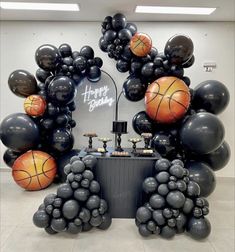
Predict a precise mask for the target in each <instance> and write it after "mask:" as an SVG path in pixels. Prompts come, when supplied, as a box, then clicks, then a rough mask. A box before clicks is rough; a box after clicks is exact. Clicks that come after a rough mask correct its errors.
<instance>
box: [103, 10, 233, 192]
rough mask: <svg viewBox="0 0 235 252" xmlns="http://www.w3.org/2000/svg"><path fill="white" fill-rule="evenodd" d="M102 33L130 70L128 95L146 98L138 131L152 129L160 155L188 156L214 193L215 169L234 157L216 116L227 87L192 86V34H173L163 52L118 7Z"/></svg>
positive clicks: (107, 48)
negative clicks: (188, 72)
mask: <svg viewBox="0 0 235 252" xmlns="http://www.w3.org/2000/svg"><path fill="white" fill-rule="evenodd" d="M102 34H103V36H102V37H101V38H100V41H99V46H100V49H101V50H102V51H104V52H107V53H108V56H109V57H111V58H114V59H115V60H116V61H117V64H116V67H117V70H118V71H120V72H127V71H129V73H130V76H129V77H128V78H127V79H126V80H125V81H124V83H123V89H122V91H123V94H124V96H125V97H126V99H128V100H129V101H132V102H137V101H140V100H141V99H143V98H145V111H140V112H138V113H137V114H136V115H134V117H133V120H132V126H133V129H134V130H135V132H136V133H137V134H139V135H141V134H142V133H152V135H153V138H152V140H151V147H152V148H153V149H155V150H156V151H158V152H159V153H160V154H161V156H162V157H165V158H169V159H175V158H180V159H181V160H183V161H185V163H186V166H187V168H188V169H189V172H190V178H191V179H192V180H194V181H196V182H197V183H198V184H199V186H200V187H201V196H208V195H209V194H211V193H212V192H213V190H214V188H215V175H214V172H213V171H217V170H220V169H222V168H223V167H225V166H226V164H227V163H228V161H229V158H230V148H229V145H228V144H227V143H226V141H224V135H225V130H224V126H223V123H222V122H221V121H220V119H219V118H218V117H217V116H216V115H217V114H219V113H221V112H222V111H224V110H225V108H226V107H227V105H228V103H229V99H230V96H229V91H228V89H227V87H226V86H225V85H224V84H223V83H221V82H219V81H216V80H207V81H204V82H202V83H200V84H199V85H197V86H196V87H195V88H194V89H193V88H191V87H189V86H190V82H191V81H190V79H189V77H187V76H185V75H184V70H185V69H187V68H189V67H191V66H192V65H193V64H194V61H195V57H194V54H193V52H194V45H193V42H192V40H191V39H190V38H189V37H188V36H185V35H182V34H176V35H174V36H173V37H171V38H170V39H169V40H168V41H167V42H166V44H165V48H164V52H158V50H157V49H156V48H155V47H153V46H152V44H153V43H152V40H151V38H150V36H149V35H147V34H144V33H142V32H138V31H137V27H136V25H135V24H133V23H128V22H127V20H126V17H125V16H124V15H123V14H120V13H118V14H116V15H114V16H113V17H111V16H107V17H106V18H105V19H104V21H103V23H102Z"/></svg>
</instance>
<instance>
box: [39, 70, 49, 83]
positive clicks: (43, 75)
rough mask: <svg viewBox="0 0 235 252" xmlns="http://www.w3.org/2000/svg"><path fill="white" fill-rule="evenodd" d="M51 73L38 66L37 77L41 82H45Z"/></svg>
mask: <svg viewBox="0 0 235 252" xmlns="http://www.w3.org/2000/svg"><path fill="white" fill-rule="evenodd" d="M50 75H51V73H50V72H48V71H45V70H43V69H41V68H38V70H37V71H36V78H37V79H38V80H39V81H41V82H45V81H46V79H47V78H48V77H49V76H50Z"/></svg>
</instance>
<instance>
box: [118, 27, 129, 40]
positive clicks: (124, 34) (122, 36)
mask: <svg viewBox="0 0 235 252" xmlns="http://www.w3.org/2000/svg"><path fill="white" fill-rule="evenodd" d="M118 38H119V39H120V40H121V41H122V42H124V43H127V42H129V41H130V40H131V38H132V34H131V32H130V31H129V30H128V29H122V30H120V31H119V32H118Z"/></svg>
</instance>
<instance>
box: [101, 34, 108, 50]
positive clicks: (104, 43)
mask: <svg viewBox="0 0 235 252" xmlns="http://www.w3.org/2000/svg"><path fill="white" fill-rule="evenodd" d="M108 45H109V43H108V41H107V40H106V39H104V37H101V38H100V40H99V48H100V49H101V50H102V51H103V52H107V47H108Z"/></svg>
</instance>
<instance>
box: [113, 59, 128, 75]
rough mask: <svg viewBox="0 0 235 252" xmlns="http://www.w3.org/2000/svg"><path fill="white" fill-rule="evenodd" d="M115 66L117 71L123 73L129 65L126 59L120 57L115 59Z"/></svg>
mask: <svg viewBox="0 0 235 252" xmlns="http://www.w3.org/2000/svg"><path fill="white" fill-rule="evenodd" d="M116 68H117V70H118V71H119V72H121V73H125V72H127V71H129V68H130V65H129V63H128V62H127V61H125V60H121V59H120V60H118V61H117V64H116Z"/></svg>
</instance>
